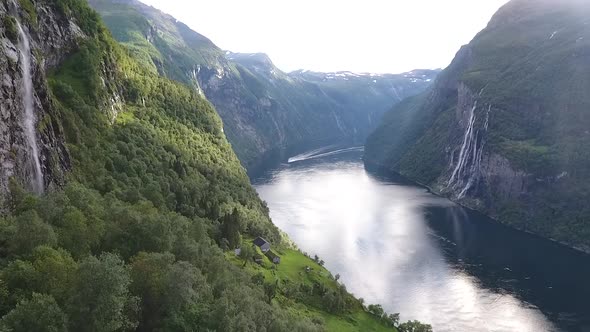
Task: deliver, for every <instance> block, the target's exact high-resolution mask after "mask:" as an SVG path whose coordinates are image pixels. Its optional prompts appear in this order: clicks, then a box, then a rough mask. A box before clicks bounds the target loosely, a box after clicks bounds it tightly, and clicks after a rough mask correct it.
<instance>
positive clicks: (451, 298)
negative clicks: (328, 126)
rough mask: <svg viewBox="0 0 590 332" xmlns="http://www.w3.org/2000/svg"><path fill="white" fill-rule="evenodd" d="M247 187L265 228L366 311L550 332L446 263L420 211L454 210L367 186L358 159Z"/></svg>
mask: <svg viewBox="0 0 590 332" xmlns="http://www.w3.org/2000/svg"><path fill="white" fill-rule="evenodd" d="M256 188H257V190H258V192H259V194H260V196H261V197H262V198H263V199H264V200H266V201H267V203H268V206H269V207H270V211H271V217H272V218H273V221H274V222H275V223H276V224H277V225H278V226H279V227H280V228H281V229H283V230H284V231H286V232H287V234H289V236H290V237H291V239H293V240H294V241H295V243H297V244H298V246H299V247H300V248H301V249H302V250H303V251H306V252H308V253H310V254H318V255H319V256H320V257H321V258H322V259H324V260H325V261H326V266H327V267H328V268H329V269H330V270H331V271H332V272H333V273H334V274H336V273H338V274H340V275H341V281H342V282H344V284H345V285H346V287H347V288H348V290H349V291H351V292H352V293H354V294H355V295H356V296H358V297H362V298H364V299H365V301H366V303H380V304H382V305H383V307H384V308H385V309H386V310H387V311H389V312H400V313H401V318H402V319H403V320H408V319H418V320H421V321H423V322H428V323H430V324H432V325H433V327H434V329H435V331H498V332H500V331H506V332H508V331H510V332H512V331H523V332H526V331H531V332H532V331H557V329H556V328H555V327H554V326H553V325H552V323H551V322H549V320H548V319H547V318H546V317H545V316H544V315H543V314H542V312H541V311H540V310H539V309H537V308H536V307H535V306H532V305H529V304H527V303H526V302H524V301H522V300H519V299H518V298H516V297H515V296H513V295H511V294H510V293H508V292H498V291H494V290H490V289H487V288H485V287H482V285H480V282H479V281H478V279H477V278H476V277H474V276H472V275H470V274H468V273H466V272H465V271H463V270H462V269H461V268H457V267H456V266H453V265H452V264H450V263H449V262H447V259H446V258H445V255H444V252H443V248H442V247H441V245H440V243H439V241H437V236H438V235H436V232H434V231H433V230H432V229H431V228H430V227H429V226H428V223H427V222H426V220H425V217H424V215H425V214H424V209H425V208H427V207H432V206H436V207H442V208H451V207H453V206H454V204H453V203H451V202H449V201H448V200H446V199H442V198H439V197H436V196H434V195H432V194H430V193H429V192H428V191H427V190H425V189H423V188H420V187H416V186H411V185H406V184H397V183H392V182H384V181H382V180H379V179H376V178H374V177H372V176H370V175H369V174H367V173H366V171H365V170H364V168H363V166H362V163H361V162H360V161H359V160H358V158H357V159H356V160H354V161H336V162H326V163H321V162H317V161H316V162H315V163H312V164H310V165H295V166H290V165H283V166H282V167H281V168H280V169H278V170H277V171H275V172H273V173H272V174H271V175H270V176H269V177H268V178H266V179H264V180H263V181H261V183H260V184H258V185H257V186H256ZM457 227H460V225H457ZM433 235H436V236H433ZM439 237H440V236H439ZM457 238H459V239H460V236H459V237H457ZM442 239H444V238H442ZM450 245H457V244H456V243H451V244H450Z"/></svg>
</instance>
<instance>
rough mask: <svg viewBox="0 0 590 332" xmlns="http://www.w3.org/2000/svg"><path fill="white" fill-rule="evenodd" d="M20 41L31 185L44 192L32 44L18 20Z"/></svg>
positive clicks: (36, 190)
mask: <svg viewBox="0 0 590 332" xmlns="http://www.w3.org/2000/svg"><path fill="white" fill-rule="evenodd" d="M16 24H17V28H18V34H19V41H18V49H19V51H20V54H21V56H22V58H21V69H22V75H23V106H24V109H25V113H24V121H23V123H22V125H23V129H24V132H25V136H26V139H27V143H28V145H29V153H30V156H29V158H28V162H29V167H30V168H31V171H32V175H33V176H32V177H31V186H32V188H33V191H35V192H36V193H39V194H40V193H42V192H43V190H44V187H45V186H44V181H43V172H42V171H41V162H40V160H39V146H38V145H37V135H36V132H37V130H36V128H35V126H36V119H35V104H34V91H33V78H32V76H31V45H30V43H29V37H28V36H27V34H26V33H25V31H24V30H23V27H22V26H21V24H20V21H19V20H18V19H17V20H16Z"/></svg>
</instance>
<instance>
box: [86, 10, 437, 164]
mask: <svg viewBox="0 0 590 332" xmlns="http://www.w3.org/2000/svg"><path fill="white" fill-rule="evenodd" d="M90 4H91V5H92V6H93V7H94V8H95V9H97V10H98V11H99V12H100V13H101V15H102V16H103V18H104V20H105V22H106V24H107V25H108V27H109V28H110V29H111V30H112V31H113V34H114V36H115V37H116V38H117V39H118V40H119V41H121V42H122V43H124V44H125V45H126V46H127V47H129V49H130V50H131V52H132V53H134V54H135V55H137V56H138V57H140V58H141V59H142V63H143V64H144V65H145V66H146V67H147V68H150V70H152V71H153V72H158V73H160V74H161V75H163V76H165V77H168V78H171V79H174V80H177V81H180V82H184V83H187V84H191V85H193V86H194V87H195V89H197V90H198V91H200V92H202V93H204V94H205V96H206V97H207V98H208V99H209V100H210V101H211V102H212V103H213V104H214V105H215V107H216V109H217V111H218V112H219V114H220V115H221V118H222V119H223V122H224V129H225V133H226V135H227V137H228V139H229V140H230V142H231V143H232V146H233V148H234V150H235V151H236V153H237V154H238V157H239V158H240V160H241V161H242V163H243V164H244V165H245V166H246V167H248V168H250V167H251V166H252V165H253V162H254V161H255V160H256V159H257V158H258V157H260V156H261V155H263V154H264V153H265V152H268V151H270V150H274V149H281V148H284V147H287V146H293V145H301V144H305V143H308V142H315V141H338V140H344V139H347V140H356V141H357V142H363V141H364V139H365V138H366V136H367V135H368V133H369V132H370V131H371V130H372V129H374V127H375V126H376V124H377V120H378V119H379V118H380V117H381V115H382V114H383V113H384V112H385V111H386V110H387V109H389V108H390V107H391V106H392V105H393V104H394V103H396V102H397V101H398V100H400V99H403V98H405V97H407V96H411V95H414V94H417V93H420V92H422V91H424V89H425V88H426V86H428V85H429V84H430V81H429V80H431V79H433V78H434V76H435V75H436V71H423V72H422V74H420V75H417V76H414V75H411V74H410V75H408V77H404V75H384V76H375V77H372V79H368V77H366V76H365V77H364V78H365V79H350V80H344V79H342V80H333V81H331V82H329V84H328V83H327V82H323V81H322V80H318V79H317V77H314V76H313V75H311V74H305V75H304V74H303V73H299V72H296V73H292V74H286V73H284V72H282V71H280V70H279V69H277V68H276V67H275V66H274V65H273V63H272V62H271V60H270V59H269V58H268V57H267V56H266V55H264V54H236V53H230V52H227V54H226V52H223V51H222V50H220V49H219V48H218V47H216V46H215V45H214V44H212V43H211V41H209V40H208V39H206V38H205V37H203V36H201V35H200V34H198V33H196V32H193V31H191V30H190V29H189V28H188V27H187V26H186V25H184V24H183V23H181V22H178V21H177V20H176V19H174V18H173V17H171V16H169V15H166V14H164V13H162V12H160V11H158V10H156V9H154V8H152V7H149V6H146V5H144V4H142V3H140V2H139V1H135V0H91V1H90ZM317 75H320V74H317ZM422 75H425V76H422ZM410 76H411V77H410ZM375 81H376V82H375Z"/></svg>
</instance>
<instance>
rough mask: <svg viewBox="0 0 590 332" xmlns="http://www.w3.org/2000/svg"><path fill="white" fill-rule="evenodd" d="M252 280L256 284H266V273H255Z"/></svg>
mask: <svg viewBox="0 0 590 332" xmlns="http://www.w3.org/2000/svg"><path fill="white" fill-rule="evenodd" d="M252 282H253V283H254V284H255V285H259V286H261V285H264V274H262V272H258V273H256V274H255V275H253V276H252Z"/></svg>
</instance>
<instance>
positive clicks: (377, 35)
mask: <svg viewBox="0 0 590 332" xmlns="http://www.w3.org/2000/svg"><path fill="white" fill-rule="evenodd" d="M141 1H143V2H145V3H147V4H149V5H152V6H154V7H156V8H158V9H161V10H163V11H165V12H167V13H168V14H171V15H173V16H174V17H176V18H177V19H178V20H180V21H182V22H184V23H186V24H188V25H189V26H190V27H191V28H192V29H193V30H195V31H197V32H199V33H201V34H203V35H205V36H206V37H208V38H210V39H211V40H212V41H213V42H214V43H215V44H217V46H219V47H221V48H222V49H224V50H231V51H233V52H264V53H267V54H268V55H269V56H270V57H271V59H272V60H273V61H274V63H275V64H276V65H277V66H278V67H279V68H280V69H282V70H284V71H292V70H296V69H309V70H316V71H338V70H350V71H356V72H376V73H385V72H393V73H397V72H402V71H408V70H411V69H415V68H438V67H446V66H447V65H448V64H449V63H450V61H451V60H452V58H453V57H454V55H455V53H456V52H457V51H458V50H459V47H460V46H461V45H463V44H466V43H468V42H469V41H470V40H471V39H472V38H473V37H474V36H475V34H476V33H477V32H479V31H480V30H481V29H483V28H484V27H485V26H486V24H487V22H488V21H489V19H490V18H491V17H492V15H493V14H494V13H495V12H496V10H497V9H498V8H500V6H502V5H503V4H504V3H506V2H507V0H355V1H353V0H141Z"/></svg>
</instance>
